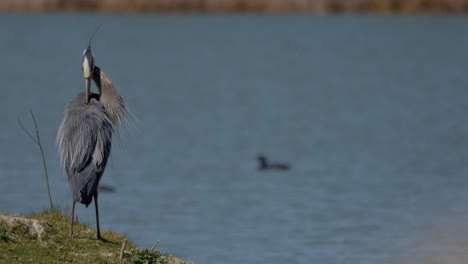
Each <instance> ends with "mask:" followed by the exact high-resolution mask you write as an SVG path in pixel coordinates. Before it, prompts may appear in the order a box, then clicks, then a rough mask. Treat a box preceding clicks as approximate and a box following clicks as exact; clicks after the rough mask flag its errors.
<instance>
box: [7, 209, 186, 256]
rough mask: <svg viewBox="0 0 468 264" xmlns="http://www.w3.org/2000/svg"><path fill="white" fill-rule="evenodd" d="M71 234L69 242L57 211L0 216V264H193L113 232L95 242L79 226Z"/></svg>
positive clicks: (64, 219) (66, 223)
mask: <svg viewBox="0 0 468 264" xmlns="http://www.w3.org/2000/svg"><path fill="white" fill-rule="evenodd" d="M74 231H75V232H74V233H75V239H73V240H71V239H70V237H69V233H68V232H69V221H68V216H66V215H65V214H64V213H63V212H60V211H57V210H53V211H52V210H49V211H44V212H41V213H37V214H32V215H29V216H16V215H15V216H13V215H0V263H158V264H163V263H167V264H189V263H192V264H193V262H188V261H185V260H182V259H180V258H177V257H173V256H170V255H166V254H162V253H160V252H159V251H156V250H150V249H140V248H138V247H137V246H135V245H134V244H133V243H132V242H130V241H128V239H127V238H126V237H125V236H123V235H122V234H119V233H117V232H114V231H105V230H103V231H101V234H102V237H103V238H104V239H105V241H99V240H97V239H96V238H95V235H96V230H95V229H94V228H93V227H91V226H88V225H85V224H81V223H79V222H77V223H76V224H75V228H74ZM124 241H127V242H125V249H124V250H123V251H122V246H123V242H124ZM121 252H122V253H123V254H121ZM121 255H122V256H121Z"/></svg>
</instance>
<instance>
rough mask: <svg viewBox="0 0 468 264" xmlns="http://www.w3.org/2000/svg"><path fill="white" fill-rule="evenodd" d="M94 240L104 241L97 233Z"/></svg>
mask: <svg viewBox="0 0 468 264" xmlns="http://www.w3.org/2000/svg"><path fill="white" fill-rule="evenodd" d="M96 239H97V240H100V241H105V239H104V238H102V236H101V233H97V234H96Z"/></svg>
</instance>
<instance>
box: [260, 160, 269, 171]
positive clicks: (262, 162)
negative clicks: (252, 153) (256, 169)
mask: <svg viewBox="0 0 468 264" xmlns="http://www.w3.org/2000/svg"><path fill="white" fill-rule="evenodd" d="M259 161H260V168H261V169H264V168H266V167H268V163H267V161H266V158H260V159H259Z"/></svg>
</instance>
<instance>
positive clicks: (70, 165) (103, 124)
mask: <svg viewBox="0 0 468 264" xmlns="http://www.w3.org/2000/svg"><path fill="white" fill-rule="evenodd" d="M82 69H83V75H84V77H85V79H86V91H85V92H81V93H79V94H77V95H76V96H74V97H72V99H71V100H70V101H69V103H68V105H67V106H66V107H65V112H64V118H63V121H62V124H61V125H60V128H59V131H58V134H57V144H58V147H59V153H60V157H61V159H62V163H63V166H64V170H65V173H66V174H67V177H68V183H69V185H70V189H71V192H72V197H73V203H72V211H71V214H70V236H71V237H72V238H73V221H74V220H73V218H74V211H75V203H76V202H80V203H82V204H84V205H86V207H88V205H89V204H90V203H91V202H92V200H93V199H94V204H95V209H96V226H97V228H96V229H97V230H96V231H97V232H96V237H97V238H98V239H102V237H101V234H100V229H99V210H98V199H97V198H98V185H99V182H100V180H101V178H102V175H103V174H104V170H105V168H106V164H107V159H108V158H109V155H110V151H111V146H112V135H113V133H114V132H115V130H116V128H117V127H118V126H119V125H120V124H122V123H125V121H126V120H127V118H126V117H127V115H128V114H127V113H128V111H127V107H126V106H125V102H124V100H123V99H122V97H121V96H120V94H119V93H118V91H117V89H116V88H115V86H114V85H113V83H112V81H111V80H110V79H109V78H108V77H107V75H106V74H105V73H104V72H103V71H102V70H101V69H100V68H99V67H97V66H95V65H94V56H93V55H92V52H91V48H90V46H89V47H88V48H87V49H86V50H85V52H84V53H83V60H82ZM91 79H93V80H94V82H95V83H96V86H97V87H98V90H99V94H94V93H91V91H90V81H91Z"/></svg>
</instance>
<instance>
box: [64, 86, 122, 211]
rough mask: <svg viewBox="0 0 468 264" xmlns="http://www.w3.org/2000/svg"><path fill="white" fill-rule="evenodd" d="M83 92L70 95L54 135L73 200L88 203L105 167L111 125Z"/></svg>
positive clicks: (97, 104) (95, 101)
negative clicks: (55, 135) (87, 101)
mask: <svg viewBox="0 0 468 264" xmlns="http://www.w3.org/2000/svg"><path fill="white" fill-rule="evenodd" d="M98 99H99V96H98V95H94V94H92V95H91V100H90V101H89V104H86V99H85V93H84V92H82V93H79V94H77V95H76V96H74V97H73V98H72V99H71V100H70V102H69V103H68V105H67V107H66V108H65V113H64V118H63V121H62V125H61V126H60V128H59V132H58V137H57V139H58V145H59V149H60V156H61V158H62V162H63V166H64V169H65V172H66V174H67V176H68V182H69V184H70V189H71V191H72V194H73V201H74V202H80V203H82V204H84V205H86V207H87V206H88V205H89V204H90V203H91V201H92V197H93V195H94V193H95V192H96V191H97V186H98V184H99V181H100V180H101V177H102V174H103V173H104V169H105V167H106V163H107V159H108V157H109V154H110V150H111V146H112V143H111V141H112V133H113V130H114V128H113V125H112V122H111V120H110V119H109V117H108V115H107V114H106V113H105V111H104V107H103V105H102V104H101V103H100V102H99V100H98Z"/></svg>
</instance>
